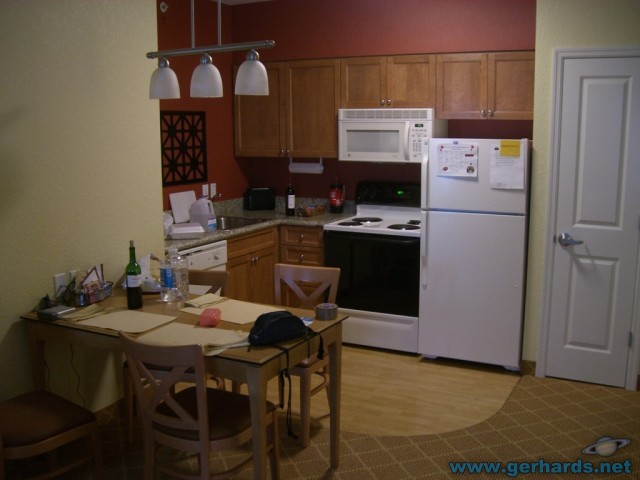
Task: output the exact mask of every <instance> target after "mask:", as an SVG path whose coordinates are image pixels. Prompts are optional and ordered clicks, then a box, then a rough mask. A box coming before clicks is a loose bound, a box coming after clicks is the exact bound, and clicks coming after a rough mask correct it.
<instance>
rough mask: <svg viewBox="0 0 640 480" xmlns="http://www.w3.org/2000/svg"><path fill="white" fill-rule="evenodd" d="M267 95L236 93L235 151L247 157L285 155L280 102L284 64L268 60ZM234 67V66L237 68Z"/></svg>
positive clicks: (282, 99)
mask: <svg viewBox="0 0 640 480" xmlns="http://www.w3.org/2000/svg"><path fill="white" fill-rule="evenodd" d="M265 67H266V68H267V75H268V76H269V95H266V96H265V95H235V96H234V110H235V119H234V122H235V129H234V134H235V153H236V155H238V156H246V157H255V156H259V157H265V156H266V157H277V156H282V155H284V148H285V115H284V109H283V107H282V104H283V102H284V96H283V92H282V89H283V88H284V85H285V79H284V76H285V67H284V64H282V63H267V64H266V65H265ZM236 71H237V69H236Z"/></svg>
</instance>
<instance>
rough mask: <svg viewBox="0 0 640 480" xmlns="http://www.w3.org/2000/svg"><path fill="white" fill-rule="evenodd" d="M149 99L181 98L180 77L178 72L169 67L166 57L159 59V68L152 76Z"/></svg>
mask: <svg viewBox="0 0 640 480" xmlns="http://www.w3.org/2000/svg"><path fill="white" fill-rule="evenodd" d="M149 98H153V99H168V98H180V85H179V84H178V77H177V75H176V72H174V71H173V70H172V69H171V67H169V60H167V59H166V58H164V57H162V58H160V59H158V68H156V70H155V71H154V72H153V75H151V82H150V83H149Z"/></svg>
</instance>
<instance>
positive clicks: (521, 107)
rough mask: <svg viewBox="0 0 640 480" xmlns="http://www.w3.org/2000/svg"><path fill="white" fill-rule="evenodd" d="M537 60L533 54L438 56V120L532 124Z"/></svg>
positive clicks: (528, 52)
mask: <svg viewBox="0 0 640 480" xmlns="http://www.w3.org/2000/svg"><path fill="white" fill-rule="evenodd" d="M534 59H535V53H534V52H531V51H527V52H496V53H458V54H444V55H437V61H436V115H437V117H438V118H450V119H496V120H532V119H533V80H534Z"/></svg>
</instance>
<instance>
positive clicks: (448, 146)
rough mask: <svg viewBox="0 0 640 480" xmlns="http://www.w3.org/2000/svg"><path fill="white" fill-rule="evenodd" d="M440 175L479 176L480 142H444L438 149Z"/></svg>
mask: <svg viewBox="0 0 640 480" xmlns="http://www.w3.org/2000/svg"><path fill="white" fill-rule="evenodd" d="M436 153H437V159H436V162H437V168H438V176H439V177H470V178H477V177H478V144H476V143H460V142H458V141H457V140H454V141H452V142H451V143H442V144H440V145H439V146H438V150H437V152H436Z"/></svg>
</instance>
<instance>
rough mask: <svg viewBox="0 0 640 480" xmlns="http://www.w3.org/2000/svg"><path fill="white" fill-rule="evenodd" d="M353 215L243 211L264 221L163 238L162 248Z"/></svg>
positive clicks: (320, 223)
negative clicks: (185, 236)
mask: <svg viewBox="0 0 640 480" xmlns="http://www.w3.org/2000/svg"><path fill="white" fill-rule="evenodd" d="M352 215H353V212H346V211H345V212H343V213H325V214H323V215H315V216H312V217H298V216H295V217H291V216H286V215H284V214H281V213H274V212H273V210H269V211H265V210H263V211H244V212H243V213H242V215H241V216H242V217H245V218H259V219H261V220H264V221H263V222H260V223H256V224H253V225H247V226H245V227H240V228H234V229H231V230H215V231H213V232H207V233H205V234H204V235H203V236H202V237H199V238H190V239H178V240H173V239H171V238H168V237H167V238H165V241H164V248H165V251H166V250H167V249H168V248H169V247H171V246H175V247H177V248H178V251H180V250H185V249H187V248H195V247H200V246H204V245H208V244H211V243H216V242H219V241H221V240H228V239H230V238H234V237H239V236H242V235H246V234H247V233H251V232H254V231H258V230H263V229H265V228H272V227H279V226H284V225H288V226H300V227H323V226H324V225H326V224H327V223H331V222H335V221H337V220H340V219H342V218H347V217H350V216H352Z"/></svg>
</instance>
